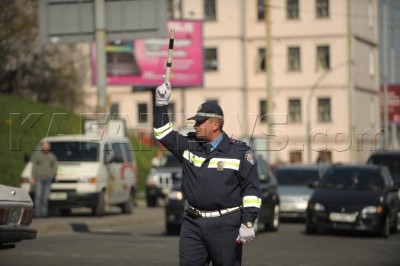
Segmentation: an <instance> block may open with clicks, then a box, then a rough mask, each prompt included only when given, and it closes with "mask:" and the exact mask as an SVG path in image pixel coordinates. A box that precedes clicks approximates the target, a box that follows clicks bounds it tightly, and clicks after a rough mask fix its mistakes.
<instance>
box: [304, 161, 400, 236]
mask: <svg viewBox="0 0 400 266" xmlns="http://www.w3.org/2000/svg"><path fill="white" fill-rule="evenodd" d="M398 190H399V189H398V187H397V186H396V185H395V184H394V182H393V180H392V177H391V176H390V172H389V171H388V169H387V167H382V166H377V165H337V166H334V167H331V168H330V169H328V171H327V172H326V173H325V175H324V177H323V178H322V180H321V181H320V183H319V185H318V186H316V188H315V190H314V192H313V194H312V196H311V199H310V201H309V203H308V207H307V218H306V232H307V233H315V232H317V231H319V229H340V230H359V231H369V232H375V233H378V234H379V235H381V236H383V237H388V236H389V234H390V230H391V229H392V230H393V231H396V232H398V231H399V230H400V213H399V212H400V200H399V197H398V195H397V192H398Z"/></svg>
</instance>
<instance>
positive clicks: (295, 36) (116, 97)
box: [87, 0, 382, 162]
mask: <svg viewBox="0 0 400 266" xmlns="http://www.w3.org/2000/svg"><path fill="white" fill-rule="evenodd" d="M170 11H171V14H174V16H175V18H183V19H201V20H204V24H203V39H204V41H203V43H204V44H203V45H204V86H203V87H202V88H186V89H179V88H174V84H172V86H173V94H172V97H171V103H172V106H171V108H172V111H173V112H174V113H175V116H174V118H173V119H174V121H173V122H174V124H175V127H176V128H177V129H178V128H182V127H190V126H191V125H188V124H187V121H186V118H187V117H188V116H189V114H187V113H190V114H191V113H195V112H196V110H197V107H198V106H199V105H200V104H201V103H202V102H204V101H206V100H214V101H217V102H218V103H219V104H220V105H221V106H222V108H223V110H224V112H225V117H226V122H225V126H224V129H225V131H226V132H227V133H228V134H230V135H231V136H232V137H234V138H246V139H248V138H249V137H252V138H253V140H254V143H253V147H255V149H257V150H258V152H260V153H262V154H265V155H266V156H268V157H269V159H270V160H271V161H278V160H279V161H283V162H307V161H310V162H311V161H316V160H317V159H318V158H319V159H322V160H331V161H333V162H355V161H365V158H366V156H367V155H368V154H369V152H370V149H377V148H378V146H379V144H380V143H379V140H380V137H381V135H382V134H381V133H382V132H381V131H380V130H379V127H380V122H379V97H378V93H379V63H378V62H379V61H378V10H377V1H376V0H335V1H333V0H172V1H170ZM266 17H267V19H266ZM87 93H88V95H89V96H91V97H89V98H88V104H89V105H91V106H94V105H95V102H96V98H95V97H96V88H95V87H91V86H88V88H87ZM108 95H109V104H110V108H111V111H112V112H119V113H126V114H128V116H129V126H131V127H132V128H133V130H134V131H135V130H139V129H140V130H141V131H142V132H146V133H148V134H150V133H151V130H152V119H151V112H152V98H151V97H152V94H151V93H150V92H149V91H142V92H132V88H131V87H130V86H119V87H116V86H108ZM145 113H149V114H148V115H145ZM267 113H268V114H267ZM135 132H136V131H135ZM272 135H275V137H273V136H272ZM307 136H309V138H308V137H307ZM267 149H268V150H270V152H266V151H265V150H267Z"/></svg>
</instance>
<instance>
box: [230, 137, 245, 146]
mask: <svg viewBox="0 0 400 266" xmlns="http://www.w3.org/2000/svg"><path fill="white" fill-rule="evenodd" d="M229 142H230V143H231V144H235V145H239V146H243V147H247V144H246V142H244V141H241V140H237V139H230V140H229Z"/></svg>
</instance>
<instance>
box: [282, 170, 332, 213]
mask: <svg viewBox="0 0 400 266" xmlns="http://www.w3.org/2000/svg"><path fill="white" fill-rule="evenodd" d="M326 169H327V165H325V164H308V165H303V164H288V165H283V166H279V167H277V168H276V169H275V176H276V178H277V179H278V190H279V196H280V201H281V202H280V217H281V218H305V217H306V208H307V203H308V200H309V199H310V197H311V194H312V192H313V190H312V189H311V188H310V187H309V186H308V185H309V184H311V183H314V182H316V181H318V180H320V179H321V178H322V175H323V173H324V171H325V170H326Z"/></svg>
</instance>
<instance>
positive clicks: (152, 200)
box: [146, 195, 157, 207]
mask: <svg viewBox="0 0 400 266" xmlns="http://www.w3.org/2000/svg"><path fill="white" fill-rule="evenodd" d="M146 203H147V207H155V206H156V205H157V197H154V196H151V195H147V196H146Z"/></svg>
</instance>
